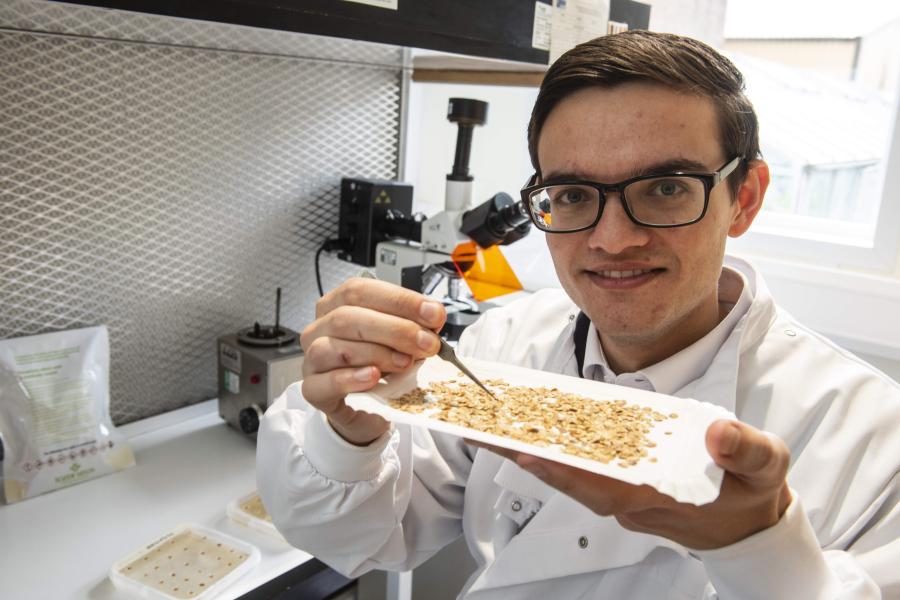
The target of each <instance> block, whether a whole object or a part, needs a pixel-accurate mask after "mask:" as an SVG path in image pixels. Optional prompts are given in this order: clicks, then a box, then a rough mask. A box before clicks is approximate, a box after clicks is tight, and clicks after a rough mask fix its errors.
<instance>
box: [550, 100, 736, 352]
mask: <svg viewBox="0 0 900 600" xmlns="http://www.w3.org/2000/svg"><path fill="white" fill-rule="evenodd" d="M732 158H734V157H733V156H725V155H724V154H723V152H722V149H721V147H720V143H719V127H718V123H717V118H716V111H715V108H714V106H713V104H712V103H711V102H710V101H709V100H708V99H705V98H701V97H697V96H687V95H683V94H679V93H677V92H675V91H672V90H670V89H668V88H666V87H663V86H660V85H656V84H650V83H628V84H623V85H619V86H617V87H614V88H611V89H604V88H588V89H584V90H581V91H578V92H575V93H574V94H572V95H570V96H568V97H567V98H565V99H563V100H562V101H561V102H560V103H559V104H558V105H557V106H556V107H555V108H554V109H553V111H552V112H551V113H550V115H549V116H548V118H547V120H546V121H545V123H544V126H543V129H542V130H541V133H540V139H539V143H538V159H539V161H540V168H541V175H542V178H543V179H544V180H545V181H546V180H549V179H556V178H559V177H561V176H563V177H571V178H577V179H587V180H591V181H597V182H602V183H615V182H618V181H622V180H623V179H627V178H629V177H633V176H635V175H640V174H644V173H652V172H657V170H658V167H660V166H661V165H668V167H666V166H663V168H664V169H666V170H668V171H673V170H694V171H696V170H702V171H708V172H712V171H715V170H717V169H719V168H721V167H722V166H723V165H724V164H725V163H726V162H728V161H729V160H731V159H732ZM679 164H682V166H681V167H678V166H677V165H679ZM691 165H694V166H693V167H692V166H691ZM673 166H674V168H673ZM737 210H738V206H737V204H736V203H732V202H731V198H730V194H729V190H728V185H727V183H726V182H722V183H721V184H720V185H718V186H716V188H715V189H714V190H713V192H712V194H711V196H710V201H709V210H708V212H707V214H706V216H705V217H704V218H703V220H701V221H700V222H698V223H695V224H693V225H688V226H685V227H675V228H671V229H651V228H648V227H641V226H639V225H636V224H634V223H632V222H631V221H630V220H629V219H628V216H627V215H626V214H625V212H624V210H623V208H622V205H621V202H620V198H619V197H618V195H616V194H611V193H608V194H607V202H606V207H605V208H604V210H603V217H602V218H601V219H600V222H599V223H598V224H597V225H596V227H594V228H593V229H591V230H587V231H581V232H577V233H565V234H558V233H556V234H554V233H548V234H546V235H547V245H548V246H549V248H550V253H551V255H552V257H553V263H554V265H555V267H556V272H557V274H558V276H559V280H560V282H561V283H562V285H563V287H564V288H565V290H566V291H567V292H568V294H569V296H570V297H571V298H572V299H573V300H574V301H575V303H576V304H578V306H579V307H581V308H582V310H584V311H585V312H586V313H587V314H588V316H589V317H590V318H591V321H592V322H593V324H594V326H595V327H596V328H597V330H598V331H599V332H600V335H601V339H602V340H603V342H604V347H606V344H607V343H610V342H612V343H618V344H620V345H621V344H625V345H638V346H640V345H643V346H646V345H647V344H654V345H656V346H658V349H659V351H660V353H661V356H662V357H665V356H668V355H669V354H672V353H674V352H677V351H678V350H680V349H681V348H683V347H685V346H686V345H689V344H690V343H692V342H693V341H695V340H696V339H699V337H702V335H704V334H705V333H706V332H708V331H709V330H710V329H711V328H712V327H713V326H715V323H716V322H718V314H719V307H718V294H717V282H718V278H719V274H720V272H721V267H722V261H723V256H724V252H725V239H726V237H727V235H728V232H729V228H730V226H731V223H732V221H733V219H734V217H735V214H736V213H737Z"/></svg>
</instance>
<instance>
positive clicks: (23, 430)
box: [0, 326, 134, 503]
mask: <svg viewBox="0 0 900 600" xmlns="http://www.w3.org/2000/svg"><path fill="white" fill-rule="evenodd" d="M0 437H2V438H3V445H4V451H5V456H4V458H3V471H2V472H3V489H4V492H5V495H6V502H7V503H12V502H18V501H20V500H24V499H25V498H31V497H33V496H37V495H39V494H43V493H45V492H50V491H53V490H56V489H60V488H63V487H67V486H70V485H73V484H76V483H81V482H82V481H87V480H89V479H93V478H95V477H99V476H101V475H105V474H107V473H111V472H113V471H118V470H120V469H125V468H127V467H130V466H132V465H133V464H134V454H133V453H132V451H131V447H130V446H128V444H127V443H125V440H124V438H123V436H122V435H121V434H119V433H118V432H117V431H116V430H115V428H114V427H113V425H112V421H111V420H110V418H109V336H108V334H107V331H106V327H103V326H101V327H89V328H86V329H76V330H71V331H59V332H54V333H45V334H41V335H34V336H29V337H21V338H13V339H9V340H0Z"/></svg>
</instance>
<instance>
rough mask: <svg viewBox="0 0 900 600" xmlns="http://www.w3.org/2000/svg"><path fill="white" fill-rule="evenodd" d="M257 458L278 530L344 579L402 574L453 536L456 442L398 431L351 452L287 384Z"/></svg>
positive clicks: (462, 475) (462, 462) (464, 455)
mask: <svg viewBox="0 0 900 600" xmlns="http://www.w3.org/2000/svg"><path fill="white" fill-rule="evenodd" d="M256 460H257V468H256V472H257V486H258V488H259V493H260V497H261V498H262V500H263V503H264V505H265V506H266V508H267V510H268V511H269V514H270V515H271V517H272V521H273V523H274V524H275V526H276V527H277V528H278V530H279V531H280V532H281V533H282V535H284V537H285V538H286V539H287V540H288V541H289V542H290V543H291V544H293V545H294V546H296V547H298V548H300V549H302V550H304V551H306V552H309V553H310V554H312V555H314V556H315V557H317V558H319V559H320V560H322V561H323V562H325V563H326V564H328V565H330V566H331V567H332V568H334V569H335V570H337V571H339V572H340V573H343V574H345V575H347V576H348V577H357V576H359V575H361V574H362V573H365V572H366V571H369V570H371V569H388V570H408V569H411V568H413V567H415V566H416V565H418V564H420V563H422V562H424V561H425V560H426V559H427V558H429V557H430V556H431V555H433V554H434V553H435V552H437V551H438V550H440V549H441V548H442V547H444V546H445V545H446V544H448V543H449V542H451V541H453V540H454V539H455V538H457V537H459V535H460V534H461V533H462V521H461V518H462V507H463V491H464V482H465V480H466V477H467V475H468V471H469V469H470V467H471V456H470V453H469V450H468V449H467V447H466V446H465V445H464V444H463V443H462V441H461V440H459V439H457V438H450V437H443V436H437V435H435V436H432V435H431V434H430V433H429V432H428V431H426V430H422V429H418V428H410V427H407V426H401V425H398V426H396V427H394V428H392V429H391V430H390V431H388V432H386V433H385V434H384V435H383V436H382V437H381V438H379V439H378V440H376V441H375V442H373V443H372V444H370V445H368V446H365V447H358V446H354V445H352V444H349V443H348V442H346V441H345V440H343V439H342V438H341V437H340V436H339V435H337V434H336V433H335V432H334V430H333V429H332V428H331V426H330V425H329V424H328V421H327V419H326V418H325V417H324V415H323V414H322V413H321V412H320V411H317V410H315V409H313V408H312V407H311V406H310V405H309V404H308V403H307V402H306V401H305V400H304V399H303V398H302V395H301V393H300V384H299V383H295V384H293V385H292V386H290V387H289V388H288V389H287V390H286V391H285V393H284V394H283V395H282V396H281V397H280V398H279V399H278V400H276V402H275V403H273V405H272V406H271V407H270V408H269V410H268V411H266V414H265V417H264V418H263V420H262V423H261V425H260V430H259V434H258V438H257V459H256Z"/></svg>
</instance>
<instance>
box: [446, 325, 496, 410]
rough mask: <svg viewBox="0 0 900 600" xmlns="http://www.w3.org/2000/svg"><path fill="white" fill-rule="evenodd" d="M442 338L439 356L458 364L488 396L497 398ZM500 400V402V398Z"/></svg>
mask: <svg viewBox="0 0 900 600" xmlns="http://www.w3.org/2000/svg"><path fill="white" fill-rule="evenodd" d="M440 340H441V349H440V350H438V356H440V357H441V358H443V359H444V360H446V361H447V362H450V363H453V364H454V365H456V366H457V367H458V368H459V370H460V371H462V372H463V373H465V374H466V377H468V378H469V379H471V380H472V381H474V382H475V384H476V385H477V386H478V387H480V388H481V389H483V390H484V391H485V392H486V393H487V395H488V396H490V397H491V398H493V399H494V400H497V396H495V395H494V394H493V393H492V392H491V390H489V389H487V386H485V385H484V384H483V383H481V381H480V380H479V379H478V378H477V377H475V375H474V374H473V373H472V371H470V370H469V369H468V368H467V367H466V365H464V364H462V361H460V360H459V358H457V356H456V352H454V351H453V348H452V347H451V346H450V344H448V343H447V341H446V340H445V339H444V338H440ZM498 402H499V400H498Z"/></svg>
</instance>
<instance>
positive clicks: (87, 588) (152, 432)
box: [0, 400, 311, 600]
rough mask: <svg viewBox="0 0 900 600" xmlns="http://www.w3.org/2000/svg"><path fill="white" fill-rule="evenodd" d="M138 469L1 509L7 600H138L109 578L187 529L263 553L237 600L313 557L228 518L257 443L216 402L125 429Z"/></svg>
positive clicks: (251, 471) (248, 486) (232, 590)
mask: <svg viewBox="0 0 900 600" xmlns="http://www.w3.org/2000/svg"><path fill="white" fill-rule="evenodd" d="M120 429H121V431H122V432H123V433H124V434H125V435H126V437H128V438H129V442H130V443H131V446H132V448H133V450H134V453H135V460H136V462H137V464H136V465H135V466H134V467H132V468H130V469H126V470H124V471H119V472H117V473H114V474H112V475H107V476H104V477H100V478H98V479H93V480H91V481H88V482H85V483H81V484H78V485H74V486H72V487H69V488H65V489H62V490H58V491H55V492H50V493H47V494H44V495H42V496H37V497H35V498H29V499H27V500H24V501H22V502H19V503H17V504H11V505H0V544H2V548H0V598H3V599H10V600H27V599H30V598H34V599H35V600H46V599H47V598H90V599H92V600H97V599H106V598H110V599H112V598H130V597H131V596H128V595H125V594H123V593H122V592H119V591H118V590H117V589H116V588H115V587H114V586H113V585H112V583H111V582H110V581H109V579H108V577H107V573H108V572H109V568H110V566H111V565H112V564H113V563H114V562H116V561H117V560H119V559H121V558H123V557H125V556H126V555H128V554H130V553H132V552H134V551H135V550H137V549H138V548H139V547H141V546H142V545H143V544H146V543H149V542H151V541H153V540H155V539H157V538H158V537H160V536H161V535H163V534H165V533H167V532H168V531H169V530H171V529H172V528H174V527H175V526H177V525H179V524H181V523H196V524H198V525H203V526H206V527H210V528H212V529H217V530H219V531H222V532H224V533H226V534H228V535H231V536H233V537H237V538H240V539H242V540H244V541H247V542H249V543H251V544H253V545H255V546H257V547H258V548H259V550H260V553H261V555H262V560H261V562H260V564H259V565H258V566H256V567H255V568H254V569H253V570H252V571H251V572H250V573H248V574H247V575H245V576H244V577H242V578H241V579H239V580H238V581H236V582H235V583H233V584H232V585H231V586H229V587H228V588H226V589H225V590H223V592H222V593H221V594H220V595H219V596H218V597H219V598H235V597H237V596H240V595H242V594H245V593H246V592H248V591H250V590H252V589H254V588H256V587H257V586H259V585H261V584H263V583H265V582H267V581H269V580H271V579H273V578H275V577H277V576H278V575H281V574H282V573H284V572H286V571H288V570H290V569H291V568H293V567H296V566H298V565H300V564H302V563H304V562H306V561H307V560H309V559H310V558H311V556H310V555H309V554H307V553H305V552H302V551H300V550H297V549H295V548H292V547H291V546H289V545H287V544H286V543H284V542H281V541H279V540H277V539H276V538H274V537H272V536H269V535H267V534H265V533H263V532H258V531H256V530H253V529H250V528H247V527H244V526H242V525H239V524H237V523H235V522H234V521H232V520H230V519H229V518H228V517H227V516H226V515H225V507H226V505H227V504H228V503H229V502H230V501H232V500H234V499H236V498H239V497H240V496H243V495H245V494H247V493H249V492H251V491H253V490H254V489H255V487H256V476H255V454H256V445H255V442H254V441H253V440H251V439H249V438H247V437H246V436H244V435H243V434H241V433H238V432H237V431H235V430H233V429H231V428H230V427H228V426H227V425H226V424H225V422H224V421H222V419H220V418H219V415H218V410H217V405H216V401H215V400H209V401H206V402H202V403H200V404H195V405H193V406H189V407H187V408H183V409H180V410H176V411H172V412H169V413H165V414H163V415H159V416H157V417H151V418H149V419H145V420H143V421H138V422H135V423H131V424H129V425H125V426H124V427H122V428H120Z"/></svg>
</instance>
